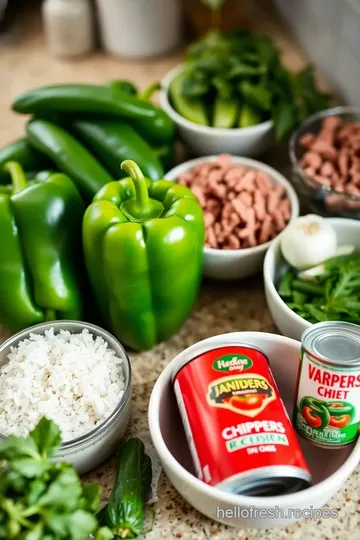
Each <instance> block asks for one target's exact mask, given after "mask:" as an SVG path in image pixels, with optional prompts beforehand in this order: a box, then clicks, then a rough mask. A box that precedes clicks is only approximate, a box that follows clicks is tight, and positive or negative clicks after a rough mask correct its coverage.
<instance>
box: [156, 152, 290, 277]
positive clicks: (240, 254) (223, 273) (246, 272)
mask: <svg viewBox="0 0 360 540" xmlns="http://www.w3.org/2000/svg"><path fill="white" fill-rule="evenodd" d="M216 158H217V156H205V157H201V158H197V159H192V160H191V161H186V162H185V163H182V164H181V165H178V166H177V167H175V168H174V169H172V170H171V171H169V172H168V173H167V174H166V175H165V178H167V179H168V180H172V181H173V182H175V181H176V180H177V179H178V178H179V177H180V176H181V175H182V174H184V173H186V172H187V171H189V170H191V169H192V168H193V167H195V166H196V165H199V164H200V163H204V162H205V163H206V162H209V161H215V160H216ZM232 160H233V162H234V163H235V164H236V165H246V166H248V167H252V168H255V169H258V170H259V171H262V172H264V173H266V174H268V175H269V176H270V178H272V179H273V181H274V183H275V184H281V185H282V186H284V187H285V188H286V191H287V195H288V197H289V199H290V202H291V220H290V221H293V220H294V219H296V218H297V217H298V215H299V201H298V198H297V195H296V193H295V190H294V188H293V187H292V185H291V184H290V182H289V181H288V180H286V178H285V177H284V176H283V175H282V174H280V173H279V172H278V171H276V170H275V169H273V168H272V167H269V166H268V165H265V164H264V163H261V162H260V161H255V160H253V159H249V158H243V157H237V156H232ZM272 242H273V240H272V241H271V242H267V243H266V244H261V245H260V246H256V247H253V248H246V249H237V250H226V249H212V248H208V247H205V248H204V258H205V260H204V276H205V277H208V278H211V279H218V280H224V281H232V280H236V279H243V278H246V277H249V276H253V275H255V274H257V273H258V272H261V269H262V265H263V261H264V257H265V253H266V250H267V249H268V247H269V246H270V244H271V243H272Z"/></svg>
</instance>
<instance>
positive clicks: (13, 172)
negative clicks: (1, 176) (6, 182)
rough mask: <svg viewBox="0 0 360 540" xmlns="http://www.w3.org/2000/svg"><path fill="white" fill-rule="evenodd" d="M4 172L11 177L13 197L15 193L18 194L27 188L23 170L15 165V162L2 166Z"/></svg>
mask: <svg viewBox="0 0 360 540" xmlns="http://www.w3.org/2000/svg"><path fill="white" fill-rule="evenodd" d="M4 171H6V172H8V173H9V174H10V176H11V183H12V185H13V191H12V194H13V195H15V193H19V192H20V191H22V190H23V189H25V188H26V187H27V185H28V183H27V179H26V176H25V173H24V170H23V168H22V166H21V165H20V164H19V163H16V162H15V161H8V162H7V163H5V165H4Z"/></svg>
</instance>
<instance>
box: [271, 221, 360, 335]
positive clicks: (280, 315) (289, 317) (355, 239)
mask: <svg viewBox="0 0 360 540" xmlns="http://www.w3.org/2000/svg"><path fill="white" fill-rule="evenodd" d="M326 219H327V221H329V223H331V225H332V226H333V227H334V229H335V231H336V236H337V240H338V245H339V244H353V245H354V246H355V247H356V250H357V251H360V221H357V220H355V219H344V218H326ZM286 267H288V265H287V263H286V262H285V260H284V258H283V256H282V254H281V248H280V240H279V239H275V241H274V242H273V244H272V245H271V246H270V248H269V250H268V252H267V254H266V257H265V261H264V285H265V294H266V300H267V304H268V307H269V310H270V312H271V315H272V317H273V319H274V322H275V324H276V326H277V327H278V329H279V330H280V332H281V333H282V334H283V335H284V336H288V337H291V338H293V339H298V340H300V339H301V335H302V333H303V332H304V330H306V328H309V326H311V323H309V322H308V321H306V320H305V319H303V318H302V317H300V316H299V315H297V313H295V312H294V311H292V309H290V308H289V307H288V306H287V305H286V303H285V302H284V300H283V299H282V298H281V296H280V295H279V294H278V292H277V289H276V286H275V285H276V283H277V282H278V280H279V279H280V277H281V275H282V273H283V271H284V269H285V268H286Z"/></svg>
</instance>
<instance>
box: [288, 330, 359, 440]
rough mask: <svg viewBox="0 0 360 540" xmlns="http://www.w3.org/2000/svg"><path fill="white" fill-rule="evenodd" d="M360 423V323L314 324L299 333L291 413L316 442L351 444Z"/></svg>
mask: <svg viewBox="0 0 360 540" xmlns="http://www.w3.org/2000/svg"><path fill="white" fill-rule="evenodd" d="M359 423H360V326H358V325H356V324H351V323H345V322H324V323H318V324H315V325H313V326H312V327H311V328H309V329H308V330H306V331H305V332H304V333H303V335H302V338H301V354H300V364H299V371H298V380H297V390H296V397H295V406H294V414H293V424H294V427H295V429H296V431H297V432H298V433H299V434H300V435H302V436H303V437H305V438H306V439H308V440H310V441H311V442H312V443H314V444H315V445H317V446H322V447H326V448H339V447H341V446H345V445H347V444H349V443H352V442H353V441H354V440H355V439H356V438H357V436H358V434H359Z"/></svg>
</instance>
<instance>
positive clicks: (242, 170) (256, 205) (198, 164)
mask: <svg viewBox="0 0 360 540" xmlns="http://www.w3.org/2000/svg"><path fill="white" fill-rule="evenodd" d="M166 178H167V179H168V180H172V181H175V182H179V183H180V184H184V185H186V186H188V187H189V188H190V189H191V190H192V192H193V193H194V194H195V195H196V197H197V199H198V201H199V203H200V205H201V207H202V209H203V212H204V220H205V226H206V239H205V248H204V275H205V277H208V278H212V279H218V280H226V281H230V280H237V279H243V278H246V277H249V276H252V275H255V274H257V273H259V272H261V270H262V265H263V260H264V257H265V253H266V251H267V249H268V247H269V246H270V244H271V242H272V241H273V240H274V239H275V238H276V237H277V236H278V235H279V234H281V233H282V231H283V230H284V229H285V228H286V226H287V225H288V224H289V223H290V222H291V221H292V220H294V219H295V218H296V217H298V215H299V202H298V198H297V195H296V193H295V191H294V189H293V187H292V185H291V184H290V182H289V181H288V180H287V179H286V178H285V177H284V176H283V175H282V174H280V173H279V172H278V171H276V170H275V169H273V168H272V167H269V166H268V165H265V164H264V163H261V162H260V161H255V160H253V159H250V158H243V157H236V156H231V155H227V154H222V155H218V156H206V157H201V158H198V159H194V160H191V161H187V162H185V163H182V164H181V165H179V166H178V167H175V168H174V169H172V170H171V171H170V172H169V173H167V174H166Z"/></svg>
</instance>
